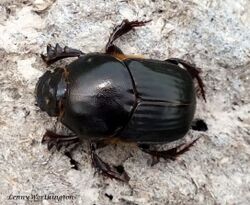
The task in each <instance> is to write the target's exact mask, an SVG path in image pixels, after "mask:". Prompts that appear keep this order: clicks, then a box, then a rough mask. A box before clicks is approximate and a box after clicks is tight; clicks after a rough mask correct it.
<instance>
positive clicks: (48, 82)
mask: <svg viewBox="0 0 250 205" xmlns="http://www.w3.org/2000/svg"><path fill="white" fill-rule="evenodd" d="M62 76H63V69H59V68H58V69H56V70H55V71H54V72H51V71H47V72H45V73H44V74H43V75H42V76H41V77H40V78H39V80H38V82H37V84H36V101H37V106H38V107H40V109H41V110H42V111H46V112H47V113H48V115H49V116H58V115H59V113H60V107H59V106H60V105H59V104H60V103H59V102H60V101H61V100H62V98H63V96H64V94H65V92H66V83H65V81H64V78H63V77H62Z"/></svg>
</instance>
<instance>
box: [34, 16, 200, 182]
mask: <svg viewBox="0 0 250 205" xmlns="http://www.w3.org/2000/svg"><path fill="white" fill-rule="evenodd" d="M147 22H149V21H131V22H130V21H128V20H124V21H123V22H122V23H121V24H120V25H119V26H116V27H115V29H114V30H113V32H112V34H111V36H110V38H109V41H108V43H107V45H106V47H105V53H90V54H84V53H83V52H81V51H79V50H76V49H72V48H69V47H65V48H64V49H63V48H61V47H60V46H59V45H58V44H56V46H55V47H52V46H51V45H48V47H47V55H42V58H43V60H44V61H45V62H46V63H47V64H48V65H50V64H52V63H54V62H56V61H58V60H60V59H63V58H68V57H79V58H78V59H77V60H75V61H73V62H72V63H70V64H69V65H68V66H66V67H63V68H57V69H55V70H54V72H50V71H47V72H46V73H45V74H44V75H43V76H42V77H40V79H39V81H38V83H37V86H36V100H37V105H38V106H39V107H40V108H41V110H42V111H46V112H47V113H48V114H49V115H50V116H55V117H58V119H59V120H60V121H61V122H62V123H63V124H64V125H65V126H66V127H68V128H69V129H70V130H71V131H73V132H74V133H75V135H74V136H62V135H58V134H56V133H53V132H51V131H47V132H46V133H45V135H44V137H43V142H46V143H48V149H49V150H50V149H51V148H52V147H53V146H55V147H56V148H57V149H58V150H59V149H60V148H61V147H62V146H63V145H69V144H74V143H76V144H77V143H78V142H79V141H80V139H88V140H89V142H90V149H91V156H92V163H93V165H94V166H95V167H97V168H98V169H99V170H100V171H101V172H102V173H103V174H105V175H107V176H109V177H112V178H116V179H119V180H122V181H128V179H129V177H128V176H127V174H126V172H125V171H124V170H123V167H122V166H118V167H115V166H110V165H108V164H106V163H105V162H104V161H102V160H101V158H99V157H98V156H97V154H96V153H95V149H96V144H97V143H99V144H101V143H102V144H109V143H116V142H120V141H121V142H133V143H136V144H137V145H139V147H140V149H141V150H143V151H145V152H147V153H149V154H151V155H153V156H157V157H172V158H173V157H175V156H176V155H178V154H180V153H183V152H184V151H186V150H187V149H188V148H189V147H190V146H191V145H192V144H193V143H194V141H193V142H192V143H190V144H185V145H181V146H178V147H176V148H173V149H170V150H167V151H153V150H151V149H149V145H151V144H163V143H168V142H172V141H175V140H178V139H180V138H182V137H183V136H184V135H185V134H186V133H187V132H188V130H189V129H190V126H191V122H192V120H193V117H194V113H195V108H196V95H195V88H194V83H193V79H194V78H195V79H197V81H198V84H199V87H200V91H201V93H202V96H203V98H204V99H205V92H204V85H203V83H202V80H201V79H200V77H199V70H198V69H196V68H195V67H194V66H192V65H191V64H189V63H187V62H185V61H184V60H181V59H177V58H171V59H168V60H165V61H160V60H150V59H142V58H139V57H135V56H127V55H125V54H124V53H123V52H122V51H121V50H120V49H119V48H118V47H117V46H115V45H114V44H113V42H114V41H115V40H116V39H117V38H119V37H120V36H122V35H123V34H125V33H127V32H129V31H130V30H132V29H133V28H134V27H139V26H143V25H145V24H146V23H147ZM180 65H181V66H182V67H183V68H182V67H180ZM68 156H70V155H69V154H68Z"/></svg>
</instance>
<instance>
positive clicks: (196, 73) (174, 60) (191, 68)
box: [165, 58, 206, 102]
mask: <svg viewBox="0 0 250 205" xmlns="http://www.w3.org/2000/svg"><path fill="white" fill-rule="evenodd" d="M165 61H167V62H170V63H173V64H175V65H178V64H181V65H182V66H183V67H184V68H185V69H186V70H187V71H188V72H189V74H190V75H191V76H192V78H195V79H196V80H197V82H198V85H199V88H200V91H201V95H202V98H203V99H204V100H205V102H206V95H205V90H204V83H203V81H202V80H201V77H200V75H199V74H200V70H199V69H198V68H197V67H195V66H193V65H191V64H190V63H188V62H186V61H185V60H182V59H179V58H169V59H167V60H165Z"/></svg>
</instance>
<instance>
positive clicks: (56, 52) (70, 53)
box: [41, 43, 84, 65]
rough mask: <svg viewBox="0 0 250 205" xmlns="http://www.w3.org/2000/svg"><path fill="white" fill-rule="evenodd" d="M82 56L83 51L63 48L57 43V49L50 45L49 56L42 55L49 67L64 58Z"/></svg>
mask: <svg viewBox="0 0 250 205" xmlns="http://www.w3.org/2000/svg"><path fill="white" fill-rule="evenodd" d="M81 55H84V53H83V52H82V51H80V50H77V49H74V48H69V47H68V46H65V47H64V48H62V47H61V46H59V44H58V43H57V44H56V46H55V47H52V46H51V45H50V44H48V46H47V55H43V54H41V57H42V59H43V60H44V62H45V63H46V64H47V65H50V64H52V63H55V62H56V61H58V60H61V59H63V58H69V57H79V56H81Z"/></svg>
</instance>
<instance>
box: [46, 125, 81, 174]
mask: <svg viewBox="0 0 250 205" xmlns="http://www.w3.org/2000/svg"><path fill="white" fill-rule="evenodd" d="M42 143H43V144H45V143H47V148H48V150H51V149H52V148H53V147H56V149H57V151H60V149H61V148H62V147H66V148H67V147H69V146H71V145H74V146H72V147H71V148H70V150H67V151H65V152H64V154H65V155H66V156H67V157H68V158H69V159H70V164H71V165H72V168H73V169H76V170H78V164H79V163H78V162H77V161H75V160H74V159H73V158H72V155H71V153H72V151H73V150H74V149H75V148H76V147H77V146H79V144H80V139H79V138H78V137H77V136H76V135H58V134H56V133H54V132H52V131H49V130H47V131H46V132H45V134H44V135H43V139H42Z"/></svg>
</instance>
